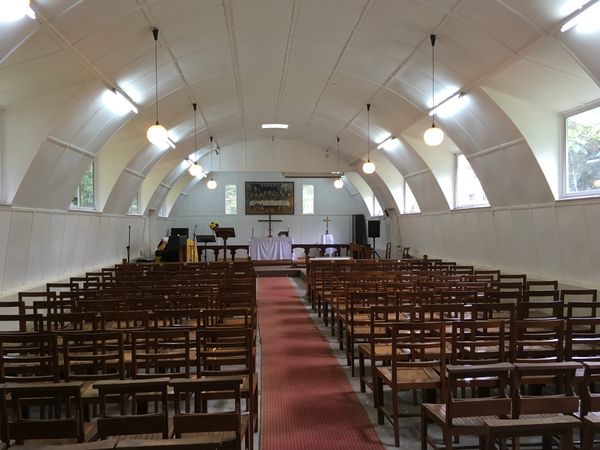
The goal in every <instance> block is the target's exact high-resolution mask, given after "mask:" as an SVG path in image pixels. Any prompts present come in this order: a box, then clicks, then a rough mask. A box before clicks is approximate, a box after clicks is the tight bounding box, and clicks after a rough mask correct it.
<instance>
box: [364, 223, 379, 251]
mask: <svg viewBox="0 0 600 450" xmlns="http://www.w3.org/2000/svg"><path fill="white" fill-rule="evenodd" d="M367 232H368V234H369V237H370V238H372V239H373V258H375V256H377V257H378V258H379V259H381V256H380V255H379V253H377V250H375V238H378V237H380V236H381V222H380V221H379V220H369V221H368V222H367Z"/></svg>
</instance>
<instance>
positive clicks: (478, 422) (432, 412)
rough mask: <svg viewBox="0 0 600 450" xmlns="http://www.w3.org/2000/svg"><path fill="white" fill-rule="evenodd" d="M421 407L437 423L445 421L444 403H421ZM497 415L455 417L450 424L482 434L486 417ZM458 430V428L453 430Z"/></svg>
mask: <svg viewBox="0 0 600 450" xmlns="http://www.w3.org/2000/svg"><path fill="white" fill-rule="evenodd" d="M423 408H425V410H426V411H427V412H428V413H429V416H430V417H431V418H432V419H434V420H436V421H437V422H438V424H440V425H442V424H445V423H446V405H445V404H443V403H423ZM497 418H498V416H474V417H456V418H454V419H452V426H454V427H464V428H468V429H469V431H474V432H476V433H477V434H483V432H484V430H485V420H486V419H490V420H491V419H497ZM455 431H459V430H455Z"/></svg>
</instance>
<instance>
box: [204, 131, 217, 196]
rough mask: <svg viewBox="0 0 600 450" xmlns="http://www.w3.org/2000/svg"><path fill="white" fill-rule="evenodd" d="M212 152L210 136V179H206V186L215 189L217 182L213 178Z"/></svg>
mask: <svg viewBox="0 0 600 450" xmlns="http://www.w3.org/2000/svg"><path fill="white" fill-rule="evenodd" d="M212 154H213V137H212V136H211V137H210V180H208V182H207V183H206V187H207V188H209V189H216V188H217V182H216V181H215V179H214V178H213V171H214V170H213V159H212Z"/></svg>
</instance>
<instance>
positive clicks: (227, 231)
mask: <svg viewBox="0 0 600 450" xmlns="http://www.w3.org/2000/svg"><path fill="white" fill-rule="evenodd" d="M215 236H216V237H220V238H221V239H223V261H227V239H229V238H232V237H235V229H234V228H221V227H218V228H216V229H215Z"/></svg>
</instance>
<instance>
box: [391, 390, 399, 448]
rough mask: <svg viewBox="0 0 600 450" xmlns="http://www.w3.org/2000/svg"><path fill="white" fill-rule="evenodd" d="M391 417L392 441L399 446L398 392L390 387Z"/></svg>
mask: <svg viewBox="0 0 600 450" xmlns="http://www.w3.org/2000/svg"><path fill="white" fill-rule="evenodd" d="M392 418H393V423H394V443H395V444H396V447H400V423H399V422H400V421H399V417H398V393H397V392H395V391H394V389H392Z"/></svg>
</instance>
